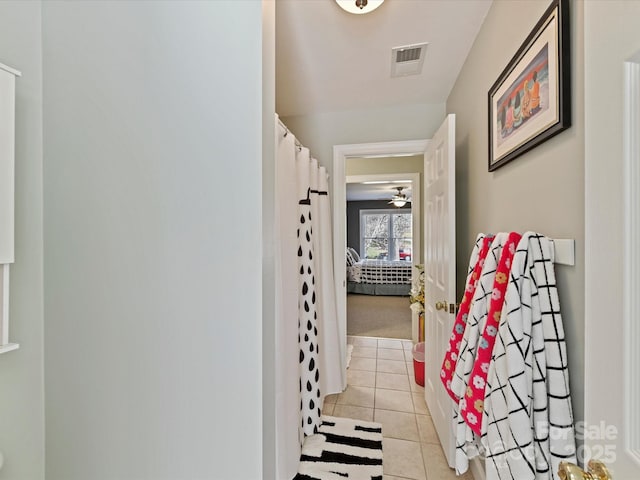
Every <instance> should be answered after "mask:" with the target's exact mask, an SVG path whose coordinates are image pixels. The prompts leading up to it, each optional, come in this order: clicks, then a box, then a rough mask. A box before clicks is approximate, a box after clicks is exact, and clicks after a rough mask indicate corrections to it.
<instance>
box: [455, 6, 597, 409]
mask: <svg viewBox="0 0 640 480" xmlns="http://www.w3.org/2000/svg"><path fill="white" fill-rule="evenodd" d="M548 5H549V3H548V2H540V1H537V0H533V1H524V0H523V1H518V2H494V3H493V5H492V6H491V9H490V10H489V13H488V14H487V17H486V19H485V22H484V24H483V25H482V28H481V29H480V32H479V34H478V37H477V38H476V41H475V43H474V45H473V47H472V49H471V51H470V53H469V56H468V57H467V60H466V61H465V64H464V66H463V68H462V70H461V72H460V75H459V77H458V79H457V81H456V84H455V85H454V87H453V89H452V91H451V94H450V95H449V98H448V100H447V112H448V113H455V114H456V121H457V126H456V130H457V131H456V137H457V138H456V162H457V165H456V204H457V205H456V215H457V226H458V232H457V245H458V246H459V248H458V254H457V265H458V275H457V279H458V288H459V291H461V290H462V285H461V284H462V283H463V282H464V270H465V268H466V265H467V263H468V261H469V255H470V253H471V247H472V246H473V242H474V239H475V237H476V235H477V233H478V232H499V231H511V230H515V231H525V230H535V231H538V232H540V233H543V234H546V235H548V236H550V237H552V238H574V239H575V240H576V265H575V266H574V267H566V266H559V267H557V269H556V274H557V280H558V290H559V294H560V304H561V306H562V315H563V320H564V326H565V332H566V339H567V351H568V352H569V353H568V354H569V370H570V381H571V390H572V400H573V406H574V414H575V418H576V420H580V419H582V418H583V410H584V385H583V384H584V356H585V348H584V301H585V294H584V275H585V273H584V272H585V267H584V241H585V234H584V225H585V224H584V141H585V132H584V118H585V115H584V78H585V76H584V66H583V64H584V62H583V60H584V25H583V9H584V6H583V2H571V8H572V12H571V29H572V33H571V54H572V59H571V70H572V72H571V73H572V82H571V89H572V99H573V109H572V118H573V124H572V126H571V128H570V129H568V130H566V131H564V132H562V133H560V134H559V135H557V136H556V137H554V138H552V139H550V140H549V141H547V142H546V143H544V144H542V145H540V146H538V147H537V148H535V149H533V150H531V151H530V152H528V153H526V154H525V155H523V156H521V157H519V158H517V159H515V160H513V161H512V162H510V163H508V164H507V165H505V166H503V167H502V168H500V169H498V170H496V171H495V172H492V173H490V172H488V171H487V136H488V133H487V132H488V124H487V122H488V120H487V92H488V90H489V88H491V85H493V83H494V81H495V79H496V78H497V77H498V75H500V72H502V70H503V68H504V67H505V66H506V65H507V63H508V62H509V60H510V59H511V57H512V56H513V55H514V53H515V52H516V51H517V50H518V48H519V46H520V45H521V43H522V42H523V41H524V39H525V38H526V35H527V33H528V32H529V31H530V29H532V28H533V26H534V25H535V23H536V22H537V20H538V19H539V18H540V16H541V15H542V13H543V12H544V11H545V9H546V8H547V7H548ZM514 19H518V21H514Z"/></svg>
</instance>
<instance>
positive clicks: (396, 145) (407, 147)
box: [332, 140, 429, 387]
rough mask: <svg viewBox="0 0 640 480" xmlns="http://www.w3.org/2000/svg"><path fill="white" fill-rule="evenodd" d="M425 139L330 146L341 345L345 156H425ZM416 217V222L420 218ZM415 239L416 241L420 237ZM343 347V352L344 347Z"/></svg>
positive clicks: (417, 258) (344, 332)
mask: <svg viewBox="0 0 640 480" xmlns="http://www.w3.org/2000/svg"><path fill="white" fill-rule="evenodd" d="M428 143H429V141H428V140H410V141H400V142H382V143H361V144H351V145H335V146H334V147H333V184H332V187H333V253H334V255H333V257H334V275H335V282H336V303H337V316H338V330H339V335H340V342H341V344H342V345H345V346H346V344H347V278H346V276H347V272H346V269H345V264H344V261H345V260H344V259H345V255H346V248H347V218H346V205H347V188H346V185H347V174H346V167H347V159H348V158H356V157H359V158H369V159H374V158H381V157H402V156H407V155H420V156H422V157H423V159H424V152H425V150H426V148H427V145H428ZM405 175H406V174H405ZM414 195H415V193H414ZM417 220H418V222H419V219H417ZM416 229H417V228H416ZM417 243H418V244H419V243H420V241H419V242H417ZM415 246H416V245H414V248H415ZM420 258H421V257H420V256H419V253H414V254H413V258H412V263H414V264H415V263H418V262H419V261H420ZM416 322H417V319H416ZM344 351H345V354H346V347H345V350H344ZM345 361H346V358H345ZM345 387H346V385H345Z"/></svg>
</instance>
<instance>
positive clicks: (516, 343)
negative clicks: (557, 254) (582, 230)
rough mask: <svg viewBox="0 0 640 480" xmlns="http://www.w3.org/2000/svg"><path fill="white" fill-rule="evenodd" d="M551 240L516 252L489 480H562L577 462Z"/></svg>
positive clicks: (491, 392) (493, 409)
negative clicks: (562, 466)
mask: <svg viewBox="0 0 640 480" xmlns="http://www.w3.org/2000/svg"><path fill="white" fill-rule="evenodd" d="M553 261H554V250H553V243H552V241H551V240H550V239H549V238H547V237H545V236H543V235H539V234H537V233H533V232H527V233H525V234H524V235H523V236H522V239H521V240H520V243H519V244H518V247H517V249H516V253H515V257H514V259H513V265H512V268H511V273H510V274H509V285H508V287H507V292H506V294H505V303H504V306H503V309H502V316H501V320H500V325H499V327H498V336H497V339H496V343H495V346H494V350H493V357H492V362H491V366H490V369H489V376H488V379H487V389H486V392H485V403H484V404H485V411H484V414H485V419H484V422H483V430H482V443H483V446H484V447H485V449H486V478H487V480H496V479H499V480H505V479H509V480H542V479H544V480H550V479H554V480H556V479H558V475H557V471H558V464H559V463H560V461H562V460H567V461H570V462H574V463H575V461H576V445H575V435H574V429H573V414H572V409H571V396H570V392H569V374H568V369H567V352H566V345H565V337H564V328H563V325H562V317H561V315H560V301H559V298H558V290H557V288H556V277H555V271H554V266H553Z"/></svg>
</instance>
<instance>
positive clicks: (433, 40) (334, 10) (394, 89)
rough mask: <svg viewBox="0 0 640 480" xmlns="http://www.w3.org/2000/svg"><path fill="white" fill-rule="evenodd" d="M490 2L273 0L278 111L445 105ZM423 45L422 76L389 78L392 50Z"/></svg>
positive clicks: (296, 112) (294, 112)
mask: <svg viewBox="0 0 640 480" xmlns="http://www.w3.org/2000/svg"><path fill="white" fill-rule="evenodd" d="M490 5H491V0H386V1H385V2H384V3H383V4H382V5H381V6H380V7H379V8H378V9H377V10H374V11H373V12H371V13H369V14H366V15H353V14H350V13H347V12H345V11H344V10H342V9H341V8H340V7H339V6H338V4H337V3H336V2H335V1H334V0H277V4H276V99H277V100H276V110H277V112H278V113H279V114H280V116H289V115H308V114H314V113H321V112H337V111H345V110H359V109H369V108H380V107H391V106H398V105H407V104H414V103H443V102H445V101H446V99H447V96H448V95H449V92H450V91H451V88H452V87H453V84H454V82H455V79H456V78H457V76H458V73H459V72H460V69H461V67H462V65H463V63H464V61H465V59H466V57H467V54H468V52H469V50H470V48H471V46H472V45H473V41H474V39H475V37H476V35H477V33H478V31H479V30H480V26H481V25H482V22H483V21H484V18H485V16H486V14H487V11H488V10H489V7H490ZM422 42H428V43H429V45H428V47H427V52H426V59H425V63H424V68H423V71H422V73H421V74H420V75H413V76H407V77H396V78H391V76H390V71H391V49H392V48H393V47H398V46H403V45H410V44H415V43H422Z"/></svg>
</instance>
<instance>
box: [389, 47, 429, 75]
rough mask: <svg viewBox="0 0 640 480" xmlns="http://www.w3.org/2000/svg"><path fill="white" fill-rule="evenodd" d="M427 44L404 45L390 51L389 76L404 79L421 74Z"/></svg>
mask: <svg viewBox="0 0 640 480" xmlns="http://www.w3.org/2000/svg"><path fill="white" fill-rule="evenodd" d="M426 50H427V43H417V44H415V45H405V46H403V47H395V48H392V49H391V76H392V77H404V76H406V75H417V74H419V73H421V72H422V65H423V64H424V57H425V52H426Z"/></svg>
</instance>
